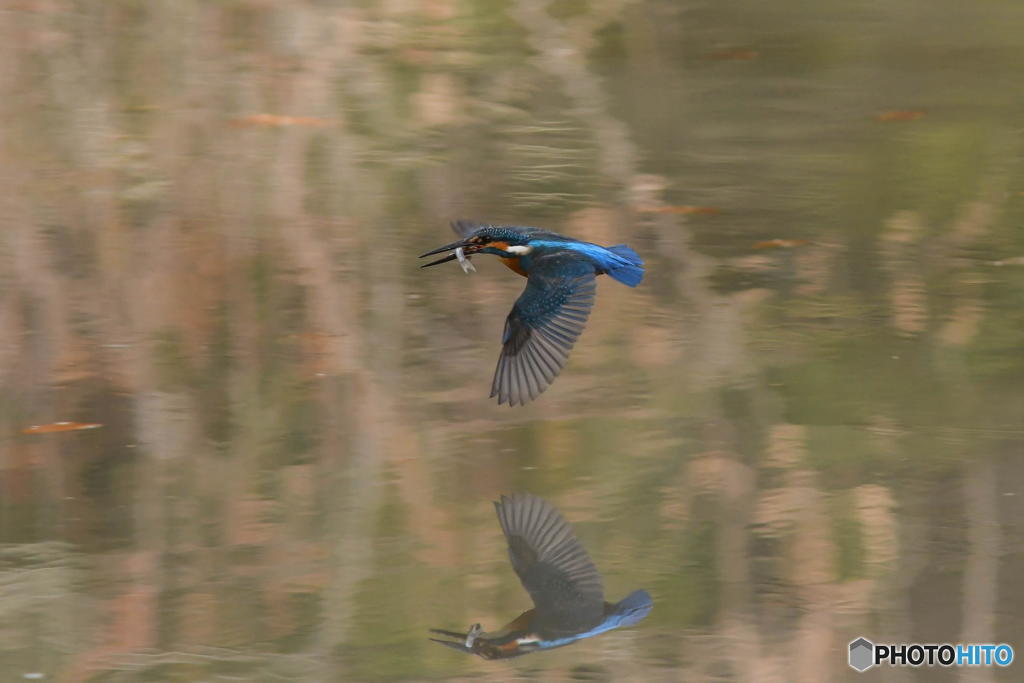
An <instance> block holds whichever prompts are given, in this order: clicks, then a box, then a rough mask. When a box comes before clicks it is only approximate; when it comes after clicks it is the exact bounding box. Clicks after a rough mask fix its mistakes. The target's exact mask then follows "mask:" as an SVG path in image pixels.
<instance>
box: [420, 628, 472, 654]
mask: <svg viewBox="0 0 1024 683" xmlns="http://www.w3.org/2000/svg"><path fill="white" fill-rule="evenodd" d="M430 632H431V633H436V634H438V635H442V636H448V637H449V638H455V640H454V641H451V640H441V639H440V638H431V640H432V641H434V642H435V643H441V644H442V645H447V646H448V647H450V648H451V649H453V650H458V651H459V652H465V653H466V654H470V655H471V654H473V647H472V641H469V639H468V638H467V636H468V635H469V634H468V633H456V632H455V631H444V630H442V629H439V628H432V629H430ZM467 641H469V643H470V644H468V645H467Z"/></svg>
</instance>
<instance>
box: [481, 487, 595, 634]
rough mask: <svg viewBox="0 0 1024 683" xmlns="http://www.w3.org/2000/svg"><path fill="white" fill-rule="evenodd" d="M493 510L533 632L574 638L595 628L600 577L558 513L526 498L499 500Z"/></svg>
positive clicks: (529, 497) (570, 529)
mask: <svg viewBox="0 0 1024 683" xmlns="http://www.w3.org/2000/svg"><path fill="white" fill-rule="evenodd" d="M494 508H495V510H497V512H498V521H500V522H501V529H502V531H504V532H505V538H506V540H507V541H508V555H509V558H510V559H511V560H512V568H513V569H515V571H516V574H518V575H519V580H520V581H522V583H523V587H524V588H525V589H526V590H527V592H528V593H529V594H530V597H531V598H533V604H534V609H535V610H536V619H537V622H536V623H537V626H538V627H539V629H540V630H543V631H546V632H548V633H549V634H555V633H577V632H580V631H583V630H586V629H587V628H591V627H592V626H593V625H594V624H596V623H598V622H599V621H600V620H601V618H602V616H603V614H604V588H603V587H602V585H601V576H600V574H598V573H597V568H596V567H595V566H594V563H593V562H591V561H590V557H589V556H588V555H587V551H586V550H585V549H584V548H583V545H582V544H581V543H580V542H579V540H577V538H576V536H575V535H574V534H573V532H572V527H570V526H569V523H568V522H566V521H565V519H564V518H563V517H562V515H560V514H559V513H558V510H556V509H555V508H554V507H552V506H551V504H550V503H548V502H547V501H545V500H543V499H541V498H538V497H537V496H534V495H531V494H528V493H525V494H523V493H520V494H516V495H513V496H511V497H507V496H502V497H501V500H500V501H498V502H496V503H495V504H494Z"/></svg>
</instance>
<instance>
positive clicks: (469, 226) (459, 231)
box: [452, 220, 487, 239]
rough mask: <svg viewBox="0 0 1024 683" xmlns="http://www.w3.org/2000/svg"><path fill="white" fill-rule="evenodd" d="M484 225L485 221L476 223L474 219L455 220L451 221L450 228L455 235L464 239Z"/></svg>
mask: <svg viewBox="0 0 1024 683" xmlns="http://www.w3.org/2000/svg"><path fill="white" fill-rule="evenodd" d="M486 225H487V224H486V223H477V222H476V221H466V220H457V221H452V230H454V231H455V234H456V235H458V236H459V237H461V238H463V239H465V238H467V237H469V236H470V235H472V234H473V233H474V232H476V231H477V230H479V229H480V228H483V227H485V226H486Z"/></svg>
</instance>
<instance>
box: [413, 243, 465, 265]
mask: <svg viewBox="0 0 1024 683" xmlns="http://www.w3.org/2000/svg"><path fill="white" fill-rule="evenodd" d="M459 247H462V248H463V249H465V250H466V255H467V256H468V255H469V254H472V253H473V252H474V251H477V249H476V245H474V244H470V243H469V242H467V241H466V240H459V241H457V242H452V243H451V244H446V245H444V246H443V247H438V248H437V249H434V250H432V251H428V252H427V253H425V254H420V258H423V257H424V256H433V255H434V254H440V253H441V252H443V251H451V252H453V253H451V254H448V255H447V256H445V257H443V258H439V259H437V260H436V261H431V262H430V263H424V264H423V265H422V266H420V268H429V267H430V266H436V265H438V264H439V263H447V262H448V261H454V260H455V259H456V258H458V257H457V256H456V255H455V253H454V250H455V249H458V248H459Z"/></svg>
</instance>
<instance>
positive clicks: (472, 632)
mask: <svg viewBox="0 0 1024 683" xmlns="http://www.w3.org/2000/svg"><path fill="white" fill-rule="evenodd" d="M467 272H468V271H467ZM483 632H484V629H483V627H482V626H480V624H473V625H472V626H470V627H469V631H467V632H466V647H467V648H469V649H472V648H473V643H475V642H476V638H477V636H479V635H480V634H481V633H483Z"/></svg>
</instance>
